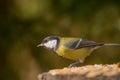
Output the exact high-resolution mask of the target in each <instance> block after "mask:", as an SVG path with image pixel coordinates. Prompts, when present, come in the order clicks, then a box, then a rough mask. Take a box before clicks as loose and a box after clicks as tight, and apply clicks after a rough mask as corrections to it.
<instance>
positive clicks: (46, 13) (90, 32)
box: [0, 0, 120, 80]
mask: <svg viewBox="0 0 120 80" xmlns="http://www.w3.org/2000/svg"><path fill="white" fill-rule="evenodd" d="M50 35H55V36H67V37H82V38H85V39H89V40H94V41H97V42H108V43H120V1H119V0H109V1H107V0H0V80H37V75H38V74H39V73H42V72H46V71H48V70H50V69H56V68H64V67H67V66H68V65H69V64H70V63H72V62H73V61H70V60H67V59H63V58H61V57H58V56H57V55H55V54H52V52H50V51H48V50H47V49H44V48H43V47H39V48H38V47H36V46H37V45H38V44H39V43H40V42H41V41H42V39H43V38H45V37H46V36H50ZM119 49H120V47H102V48H100V49H98V50H96V51H94V52H93V54H91V56H89V57H88V58H87V59H86V61H85V63H84V64H82V65H87V64H113V63H117V62H119V61H120V50H119Z"/></svg>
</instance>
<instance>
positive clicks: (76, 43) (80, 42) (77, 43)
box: [64, 39, 104, 49]
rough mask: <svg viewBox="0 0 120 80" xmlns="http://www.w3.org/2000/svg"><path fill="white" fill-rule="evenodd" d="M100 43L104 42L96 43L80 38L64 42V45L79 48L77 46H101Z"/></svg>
mask: <svg viewBox="0 0 120 80" xmlns="http://www.w3.org/2000/svg"><path fill="white" fill-rule="evenodd" d="M102 45H104V44H103V43H96V42H94V41H89V40H82V39H80V40H76V41H74V42H70V43H66V44H64V46H66V47H67V48H70V49H79V48H84V47H96V46H102Z"/></svg>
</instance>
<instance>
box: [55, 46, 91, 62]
mask: <svg viewBox="0 0 120 80" xmlns="http://www.w3.org/2000/svg"><path fill="white" fill-rule="evenodd" d="M56 52H57V54H58V55H60V56H62V57H64V58H67V59H71V60H78V59H81V58H85V57H86V56H88V55H89V53H90V48H80V49H75V50H74V49H68V48H67V47H65V46H63V45H61V46H60V47H58V49H57V50H56Z"/></svg>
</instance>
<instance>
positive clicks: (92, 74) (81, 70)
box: [38, 63, 120, 80]
mask: <svg viewBox="0 0 120 80" xmlns="http://www.w3.org/2000/svg"><path fill="white" fill-rule="evenodd" d="M38 80H120V63H118V64H111V65H86V66H82V67H72V68H64V69H54V70H50V71H49V72H46V73H42V74H39V75H38Z"/></svg>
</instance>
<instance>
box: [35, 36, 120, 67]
mask: <svg viewBox="0 0 120 80" xmlns="http://www.w3.org/2000/svg"><path fill="white" fill-rule="evenodd" d="M39 46H44V47H45V48H47V49H49V50H50V51H52V52H54V53H56V54H57V55H59V56H62V57H63V58H67V59H70V60H74V61H75V62H74V63H72V64H70V65H69V67H74V66H76V65H77V64H80V63H83V62H84V60H85V58H86V57H87V56H89V55H90V54H91V53H92V52H93V51H94V50H95V49H97V48H100V47H102V46H120V44H117V43H97V42H94V41H89V40H86V39H82V38H72V37H59V36H48V37H46V38H45V39H43V41H42V42H41V43H40V44H39V45H37V47H39Z"/></svg>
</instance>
